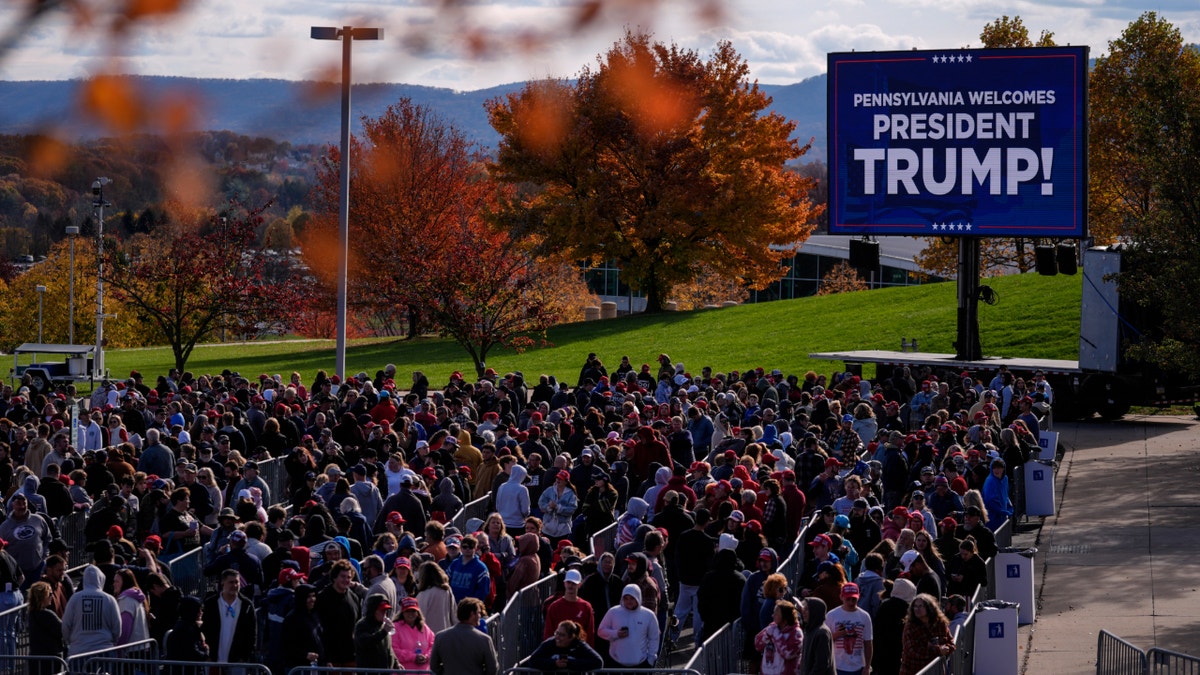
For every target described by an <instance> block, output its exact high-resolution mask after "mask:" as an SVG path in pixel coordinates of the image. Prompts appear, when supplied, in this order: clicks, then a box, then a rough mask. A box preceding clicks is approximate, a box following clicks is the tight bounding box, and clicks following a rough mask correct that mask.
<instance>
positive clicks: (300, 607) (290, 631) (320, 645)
mask: <svg viewBox="0 0 1200 675" xmlns="http://www.w3.org/2000/svg"><path fill="white" fill-rule="evenodd" d="M316 604H317V588H316V586H311V585H309V584H300V585H299V586H297V587H296V603H295V605H293V606H292V611H291V612H289V613H288V615H287V616H286V617H284V619H283V630H282V632H283V634H284V635H287V636H288V638H289V639H287V640H285V641H284V645H283V668H284V669H283V672H289V671H291V669H292V668H300V667H304V666H308V665H311V664H313V663H317V664H321V665H324V664H326V663H327V661H326V660H325V646H324V642H323V637H324V632H323V631H322V630H321V621H320V619H318V618H317V614H316V612H315V611H313V610H314V608H315V607H316Z"/></svg>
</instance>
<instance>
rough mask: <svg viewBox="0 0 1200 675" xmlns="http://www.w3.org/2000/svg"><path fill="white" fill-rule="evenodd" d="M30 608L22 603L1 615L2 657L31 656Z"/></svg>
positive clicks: (0, 646)
mask: <svg viewBox="0 0 1200 675" xmlns="http://www.w3.org/2000/svg"><path fill="white" fill-rule="evenodd" d="M28 607H29V604H28V603H22V604H20V605H17V606H16V607H12V608H9V609H6V610H4V612H2V613H0V657H12V656H25V655H27V654H29V612H28V611H26V610H27V609H28Z"/></svg>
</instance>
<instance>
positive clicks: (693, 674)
mask: <svg viewBox="0 0 1200 675" xmlns="http://www.w3.org/2000/svg"><path fill="white" fill-rule="evenodd" d="M405 672H412V671H405ZM500 672H502V673H504V675H525V674H528V675H533V674H535V673H536V674H537V675H544V673H545V672H546V671H544V670H538V669H536V668H527V667H525V666H515V667H512V668H509V669H508V670H502V671H500ZM551 672H552V673H554V675H567V673H568V672H573V671H566V670H561V671H551ZM587 672H588V673H590V674H591V675H609V674H610V673H611V675H624V674H626V673H628V674H630V675H632V674H634V673H636V674H637V675H647V674H648V673H653V674H654V675H703V674H702V673H699V672H697V671H695V670H692V669H690V668H653V669H650V670H647V669H645V668H599V669H597V670H589V671H587Z"/></svg>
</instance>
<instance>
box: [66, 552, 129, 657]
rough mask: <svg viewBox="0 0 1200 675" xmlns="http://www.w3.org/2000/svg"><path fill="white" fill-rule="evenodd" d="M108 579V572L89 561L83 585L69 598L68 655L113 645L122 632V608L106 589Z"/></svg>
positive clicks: (67, 619) (72, 655) (67, 622)
mask: <svg viewBox="0 0 1200 675" xmlns="http://www.w3.org/2000/svg"><path fill="white" fill-rule="evenodd" d="M104 581H105V578H104V572H101V571H100V568H99V567H96V566H95V565H88V567H87V568H86V569H85V570H83V588H82V589H80V590H78V591H76V592H75V594H74V595H72V596H71V599H70V600H69V601H68V602H67V608H66V611H65V612H64V613H63V638H64V639H65V640H66V642H67V656H68V657H74V656H77V655H79V654H84V653H86V652H92V651H96V650H98V649H108V648H111V647H113V646H114V645H116V643H117V638H119V637H120V636H121V610H120V609H119V608H118V607H117V599H116V598H114V597H113V596H111V595H109V594H108V593H105V592H104Z"/></svg>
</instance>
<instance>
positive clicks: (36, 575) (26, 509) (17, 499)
mask: <svg viewBox="0 0 1200 675" xmlns="http://www.w3.org/2000/svg"><path fill="white" fill-rule="evenodd" d="M35 480H36V479H35ZM0 539H3V540H4V541H5V542H7V543H6V544H4V549H5V550H6V551H8V553H9V555H11V556H12V557H13V558H14V559H15V560H16V561H17V565H18V566H19V567H20V568H21V573H22V574H24V575H25V578H24V581H23V582H22V585H21V587H22V588H28V587H29V586H30V585H31V584H33V582H35V581H37V580H38V579H40V578H42V568H43V567H44V566H45V562H46V556H47V555H48V554H49V548H50V542H51V541H52V540H53V539H54V531H53V530H52V529H51V525H50V521H49V520H48V519H47V518H46V517H45V516H43V515H42V514H41V513H35V512H34V511H33V505H32V502H31V501H30V500H28V499H26V497H25V495H24V494H23V493H21V492H18V493H16V494H15V495H13V496H12V499H11V500H10V501H9V513H8V519H7V520H5V521H4V522H3V523H2V524H0Z"/></svg>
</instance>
